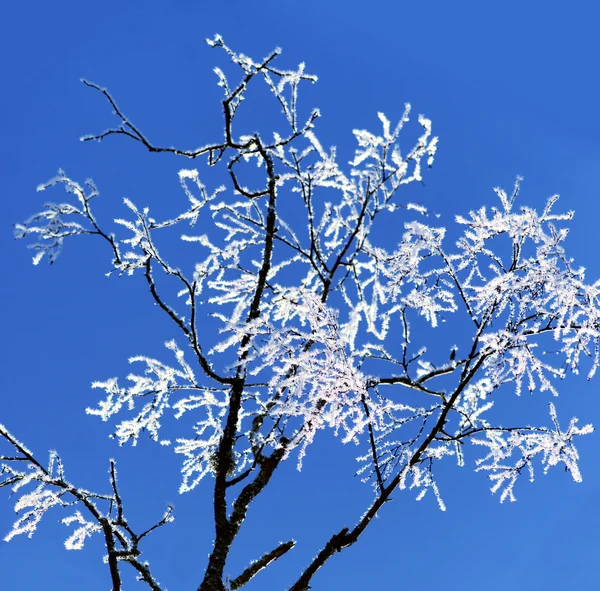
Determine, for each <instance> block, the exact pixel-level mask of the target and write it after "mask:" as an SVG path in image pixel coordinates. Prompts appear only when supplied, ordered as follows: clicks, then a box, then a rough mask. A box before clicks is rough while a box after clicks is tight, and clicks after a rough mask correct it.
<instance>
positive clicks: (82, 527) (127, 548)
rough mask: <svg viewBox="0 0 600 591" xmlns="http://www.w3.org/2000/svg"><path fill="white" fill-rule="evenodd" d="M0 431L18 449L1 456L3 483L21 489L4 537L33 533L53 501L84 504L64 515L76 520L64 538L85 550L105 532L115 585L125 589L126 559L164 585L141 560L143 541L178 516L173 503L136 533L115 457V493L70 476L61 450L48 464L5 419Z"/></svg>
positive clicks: (151, 582)
mask: <svg viewBox="0 0 600 591" xmlns="http://www.w3.org/2000/svg"><path fill="white" fill-rule="evenodd" d="M0 437H1V438H2V439H3V440H4V441H5V442H6V443H8V445H9V447H10V448H11V449H13V450H14V451H15V452H16V453H17V454H18V455H17V456H6V455H2V456H0V462H1V463H0V488H3V487H10V488H11V489H12V492H13V494H16V495H18V499H17V501H16V503H15V512H16V513H17V514H21V515H20V517H19V518H18V519H17V521H15V523H14V525H13V528H12V530H11V531H10V532H9V533H8V535H6V536H5V538H4V540H5V541H7V542H8V541H10V540H11V539H12V538H14V537H15V536H18V535H21V534H27V536H28V537H31V536H32V535H33V534H34V532H35V531H36V529H37V526H38V524H39V523H40V521H41V519H42V518H43V517H44V515H45V514H46V513H47V512H48V511H49V510H50V509H52V508H53V507H56V506H60V507H72V506H80V507H81V508H82V510H83V511H84V512H85V516H84V514H82V513H81V511H80V510H79V509H75V510H74V512H73V513H71V515H70V516H68V517H65V518H64V519H62V520H61V521H62V523H63V524H65V525H66V526H75V529H74V530H73V532H72V533H71V535H70V536H69V537H68V538H67V539H66V541H65V543H64V545H65V548H66V549H67V550H81V549H82V548H83V546H84V544H85V542H86V540H87V538H89V537H90V536H92V535H93V534H95V533H98V532H101V533H102V534H103V536H104V541H105V544H106V549H107V561H106V562H107V564H108V567H109V571H110V576H111V580H112V591H121V589H122V583H121V573H120V563H121V562H127V563H129V564H131V565H132V566H133V567H134V568H135V569H136V570H138V571H139V572H140V573H141V575H142V576H140V580H143V581H144V582H146V583H147V584H148V586H149V587H150V589H152V591H160V590H161V587H160V585H159V584H158V582H157V581H156V579H154V577H153V576H152V574H151V572H150V568H149V566H148V564H147V563H141V562H140V561H139V556H140V554H141V551H140V549H139V542H140V541H141V540H142V538H144V537H145V536H146V535H147V534H149V533H150V532H152V531H154V530H155V529H157V528H158V527H160V526H162V525H164V524H166V523H168V522H170V521H172V520H173V517H172V515H171V513H172V508H171V507H169V510H168V511H167V513H166V514H165V515H164V516H163V518H162V519H161V520H160V521H159V522H158V523H156V524H155V525H154V526H152V527H150V528H149V529H147V530H146V531H145V532H143V533H142V534H140V535H137V534H135V533H134V531H133V530H132V529H131V527H130V526H129V524H128V522H127V520H126V518H125V514H124V510H123V501H122V498H121V495H120V494H119V491H118V486H117V473H116V468H115V463H114V461H113V460H111V462H110V481H111V486H112V489H113V494H112V495H104V494H98V493H94V492H91V491H88V490H85V489H83V488H79V487H76V486H74V485H73V484H71V483H70V482H68V481H67V480H66V479H65V474H64V468H63V465H62V462H61V459H60V457H59V456H58V454H57V453H56V452H51V454H50V462H49V465H48V467H47V468H45V467H44V466H43V465H42V464H41V463H40V462H39V461H38V460H37V459H36V458H35V456H34V455H33V453H32V452H31V451H30V450H29V449H27V448H26V447H25V446H24V445H23V444H22V443H21V442H20V441H19V440H18V439H16V438H15V437H14V436H13V435H12V434H11V433H10V432H9V431H8V430H7V429H6V428H5V427H4V426H3V425H0ZM32 487H33V488H32ZM101 504H102V505H104V506H105V508H102V506H101Z"/></svg>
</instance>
